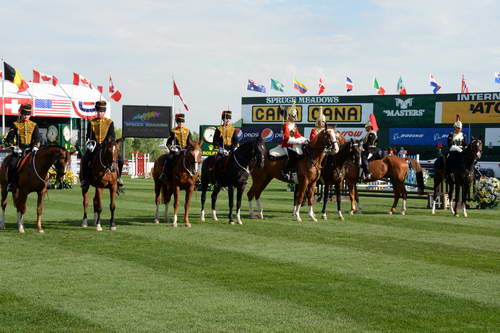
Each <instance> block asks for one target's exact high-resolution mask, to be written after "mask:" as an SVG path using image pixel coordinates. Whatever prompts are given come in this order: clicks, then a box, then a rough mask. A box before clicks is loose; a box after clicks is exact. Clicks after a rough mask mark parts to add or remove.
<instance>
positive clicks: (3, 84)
mask: <svg viewBox="0 0 500 333" xmlns="http://www.w3.org/2000/svg"><path fill="white" fill-rule="evenodd" d="M4 87H5V65H4V61H3V58H2V138H3V137H4V136H5V92H4V89H5V88H4ZM2 144H3V141H2Z"/></svg>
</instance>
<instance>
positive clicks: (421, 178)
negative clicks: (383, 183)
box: [405, 157, 424, 194]
mask: <svg viewBox="0 0 500 333" xmlns="http://www.w3.org/2000/svg"><path fill="white" fill-rule="evenodd" d="M405 160H407V161H408V162H410V168H412V169H413V170H415V172H416V173H417V187H418V193H419V194H423V193H424V174H423V171H422V167H421V166H420V163H418V162H417V161H416V160H415V159H413V158H410V157H407V158H405Z"/></svg>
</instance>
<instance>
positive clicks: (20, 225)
mask: <svg viewBox="0 0 500 333" xmlns="http://www.w3.org/2000/svg"><path fill="white" fill-rule="evenodd" d="M26 200H28V194H27V193H24V192H21V190H20V189H18V190H17V198H16V199H15V200H14V201H15V203H16V208H17V221H16V222H17V230H18V231H19V232H21V233H23V232H24V214H26Z"/></svg>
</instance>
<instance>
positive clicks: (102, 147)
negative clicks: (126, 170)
mask: <svg viewBox="0 0 500 333" xmlns="http://www.w3.org/2000/svg"><path fill="white" fill-rule="evenodd" d="M107 146H108V143H106V144H105V145H104V146H101V147H99V154H98V155H99V163H101V166H102V168H103V169H104V170H105V172H113V171H112V168H113V164H115V163H118V160H111V165H110V166H107V165H105V164H104V163H103V162H102V151H103V150H104V148H107Z"/></svg>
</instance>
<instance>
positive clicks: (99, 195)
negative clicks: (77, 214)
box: [94, 187, 103, 231]
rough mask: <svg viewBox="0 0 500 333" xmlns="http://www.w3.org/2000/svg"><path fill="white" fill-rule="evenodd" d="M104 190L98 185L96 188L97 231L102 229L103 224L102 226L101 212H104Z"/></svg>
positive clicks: (95, 214)
mask: <svg viewBox="0 0 500 333" xmlns="http://www.w3.org/2000/svg"><path fill="white" fill-rule="evenodd" d="M102 192H103V189H102V188H100V187H97V188H96V189H95V195H94V222H95V229H96V230H97V231H102V226H101V213H102V202H101V200H102Z"/></svg>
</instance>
